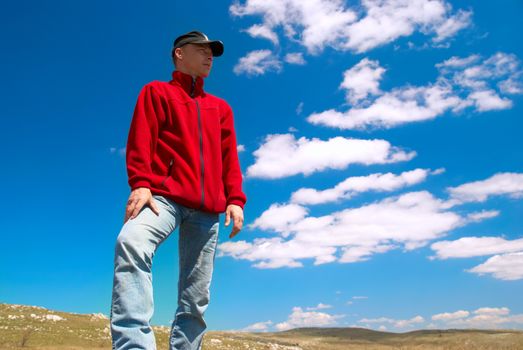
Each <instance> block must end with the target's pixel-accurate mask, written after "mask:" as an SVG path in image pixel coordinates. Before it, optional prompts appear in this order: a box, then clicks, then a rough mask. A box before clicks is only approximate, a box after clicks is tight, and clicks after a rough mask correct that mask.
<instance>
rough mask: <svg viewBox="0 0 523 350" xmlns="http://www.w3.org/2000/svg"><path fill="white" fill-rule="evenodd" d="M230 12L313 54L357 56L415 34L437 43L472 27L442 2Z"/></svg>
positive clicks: (238, 7) (238, 6)
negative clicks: (259, 20)
mask: <svg viewBox="0 0 523 350" xmlns="http://www.w3.org/2000/svg"><path fill="white" fill-rule="evenodd" d="M230 12H231V14H232V15H233V16H247V15H251V16H252V15H255V16H256V15H257V16H261V17H262V23H263V24H261V25H260V26H262V27H264V28H267V30H268V31H271V32H274V31H275V29H276V28H279V27H281V28H282V29H283V32H284V33H285V36H286V37H287V38H288V39H290V40H292V41H295V42H299V43H300V44H301V45H303V46H304V47H305V48H306V49H307V51H308V52H309V53H311V54H318V53H320V52H321V51H322V50H323V49H324V48H325V47H326V46H330V47H332V48H334V49H336V50H342V51H346V50H351V51H355V52H360V53H361V52H365V51H368V50H371V49H373V48H375V47H378V46H381V45H385V44H387V43H390V42H392V41H394V40H396V39H398V38H400V37H404V36H410V35H412V34H413V33H414V32H416V31H420V32H422V33H424V34H428V35H434V39H433V40H434V41H435V42H437V43H440V42H441V41H443V40H444V39H447V38H450V37H452V36H454V35H455V34H456V33H457V32H458V31H459V30H461V29H463V28H465V27H467V26H469V25H470V23H471V20H470V17H471V13H470V12H466V11H462V10H460V11H458V12H457V13H456V14H453V12H452V9H451V5H450V4H449V3H447V2H446V1H444V0H389V1H382V0H362V1H361V5H360V4H358V5H356V4H354V8H349V7H347V6H346V3H345V2H344V1H341V0H308V1H299V0H247V1H245V2H244V3H243V4H242V3H240V2H235V3H234V4H233V5H232V6H231V7H230ZM253 36H260V35H259V34H258V33H254V35H253ZM264 37H266V38H267V39H269V40H271V41H273V42H274V39H272V38H271V37H270V36H269V35H264Z"/></svg>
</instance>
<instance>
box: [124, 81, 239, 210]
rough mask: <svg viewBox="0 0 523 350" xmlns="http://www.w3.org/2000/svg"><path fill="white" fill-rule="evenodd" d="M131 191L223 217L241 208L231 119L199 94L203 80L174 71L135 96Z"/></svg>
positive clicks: (218, 103)
mask: <svg viewBox="0 0 523 350" xmlns="http://www.w3.org/2000/svg"><path fill="white" fill-rule="evenodd" d="M126 160H127V173H128V175H129V185H130V186H131V189H133V190H134V189H136V188H138V187H147V188H149V189H150V190H151V192H152V193H153V194H159V195H162V196H165V197H168V198H170V199H172V200H174V201H175V202H177V203H179V204H182V205H184V206H187V207H191V208H195V209H199V210H203V211H208V212H213V213H221V212H224V211H225V209H226V206H227V205H229V204H236V205H239V206H240V207H242V208H243V206H244V205H245V202H246V200H247V198H246V196H245V194H244V193H243V191H242V174H241V170H240V165H239V161H238V151H237V149H236V133H235V131H234V121H233V113H232V110H231V107H230V106H229V105H228V104H227V102H225V101H224V100H222V99H220V98H218V97H216V96H213V95H211V94H208V93H206V92H205V91H203V79H202V78H197V79H196V80H193V78H192V77H191V76H190V75H187V74H185V73H182V72H179V71H174V72H173V74H172V80H171V81H170V82H160V81H153V82H151V83H149V84H147V85H145V86H144V87H143V89H142V91H141V92H140V95H139V97H138V102H137V103H136V107H135V110H134V115H133V119H132V122H131V127H130V130H129V137H128V140H127V156H126Z"/></svg>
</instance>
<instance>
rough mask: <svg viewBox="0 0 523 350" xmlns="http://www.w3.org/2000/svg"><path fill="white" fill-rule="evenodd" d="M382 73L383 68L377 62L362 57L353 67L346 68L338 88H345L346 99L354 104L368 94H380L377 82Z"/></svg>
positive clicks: (383, 71)
mask: <svg viewBox="0 0 523 350" xmlns="http://www.w3.org/2000/svg"><path fill="white" fill-rule="evenodd" d="M383 73H385V69H384V68H383V67H381V66H380V64H379V62H378V61H371V60H369V59H368V58H364V59H362V60H361V61H360V62H358V64H356V65H355V66H354V67H352V68H350V69H348V70H346V71H345V73H343V81H342V82H341V84H340V88H342V89H345V90H346V94H347V101H348V102H349V103H351V104H353V105H354V104H357V103H358V102H360V101H361V100H365V99H366V98H367V97H368V96H369V95H378V94H380V93H381V91H380V88H379V83H380V80H381V78H382V75H383Z"/></svg>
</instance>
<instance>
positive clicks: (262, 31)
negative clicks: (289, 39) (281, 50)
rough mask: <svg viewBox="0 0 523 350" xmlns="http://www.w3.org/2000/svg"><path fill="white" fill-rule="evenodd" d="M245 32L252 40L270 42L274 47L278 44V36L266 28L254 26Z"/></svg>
mask: <svg viewBox="0 0 523 350" xmlns="http://www.w3.org/2000/svg"><path fill="white" fill-rule="evenodd" d="M246 32H247V33H249V35H250V36H252V37H253V38H265V39H268V40H270V41H272V43H273V44H274V45H278V44H279V40H278V36H277V35H276V33H275V32H273V31H272V30H271V28H269V27H268V26H265V25H256V24H255V25H253V26H251V27H249V28H248V29H247V30H246Z"/></svg>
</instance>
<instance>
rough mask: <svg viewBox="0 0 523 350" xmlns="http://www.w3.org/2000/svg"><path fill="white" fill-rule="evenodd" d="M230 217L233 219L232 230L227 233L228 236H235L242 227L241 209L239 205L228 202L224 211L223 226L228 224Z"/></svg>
mask: <svg viewBox="0 0 523 350" xmlns="http://www.w3.org/2000/svg"><path fill="white" fill-rule="evenodd" d="M231 217H232V221H233V224H234V225H233V227H232V232H231V234H230V235H229V238H233V237H234V236H236V234H237V233H238V232H240V230H241V229H242V227H243V209H242V207H240V206H239V205H236V204H229V205H228V206H227V210H226V211H225V226H229V224H230V222H231Z"/></svg>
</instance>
